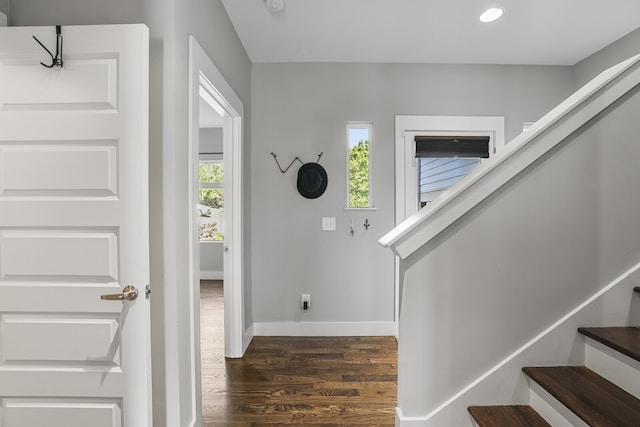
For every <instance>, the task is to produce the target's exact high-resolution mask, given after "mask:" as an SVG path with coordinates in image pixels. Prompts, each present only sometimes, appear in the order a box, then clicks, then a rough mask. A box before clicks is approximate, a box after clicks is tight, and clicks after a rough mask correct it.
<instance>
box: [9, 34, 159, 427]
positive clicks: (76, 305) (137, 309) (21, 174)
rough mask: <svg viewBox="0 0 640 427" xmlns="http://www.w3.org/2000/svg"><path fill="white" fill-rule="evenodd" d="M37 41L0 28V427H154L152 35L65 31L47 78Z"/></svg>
mask: <svg viewBox="0 0 640 427" xmlns="http://www.w3.org/2000/svg"><path fill="white" fill-rule="evenodd" d="M32 34H33V35H35V36H36V37H38V39H40V40H41V41H42V42H43V43H44V44H45V45H52V44H53V43H54V42H55V28H54V27H31V28H27V27H23V28H19V27H15V28H0V425H1V426H2V427H26V426H29V427H34V426H45V425H46V426H47V427H75V426H82V427H86V426H92V427H93V426H105V427H107V426H109V427H113V426H127V427H148V426H151V400H150V391H151V389H150V345H149V300H148V299H147V298H145V286H146V285H147V284H148V283H149V247H148V245H149V236H148V233H149V231H148V230H149V225H148V166H147V162H148V160H147V159H148V154H147V150H148V147H147V145H148V141H147V139H148V129H147V127H148V113H147V108H148V105H147V104H148V101H147V98H148V31H147V28H146V27H144V26H142V25H114V26H86V27H73V26H70V27H64V26H63V27H62V35H63V37H64V43H63V60H64V67H63V68H53V69H47V68H44V67H43V66H42V65H40V61H45V60H46V53H45V52H44V51H43V50H42V48H41V47H40V46H39V45H38V44H37V43H36V42H35V41H34V40H33V38H32V37H31V36H32ZM43 53H44V56H43ZM126 285H133V286H135V287H136V288H137V289H138V291H139V292H140V294H139V297H138V298H137V299H136V300H134V301H105V300H101V298H100V297H101V295H105V294H119V293H120V292H121V291H122V288H123V287H124V286H126Z"/></svg>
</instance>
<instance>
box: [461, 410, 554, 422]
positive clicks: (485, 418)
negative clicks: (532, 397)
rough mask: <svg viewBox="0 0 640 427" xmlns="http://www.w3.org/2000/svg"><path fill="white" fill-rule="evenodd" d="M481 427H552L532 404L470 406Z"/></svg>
mask: <svg viewBox="0 0 640 427" xmlns="http://www.w3.org/2000/svg"><path fill="white" fill-rule="evenodd" d="M468 410H469V413H471V416H472V417H473V419H474V420H476V422H477V423H478V425H479V426H480V427H551V424H549V423H548V422H546V421H545V419H544V418H542V417H541V416H540V414H538V413H537V412H536V411H535V410H534V409H533V408H532V407H531V406H528V405H509V406H469V408H468Z"/></svg>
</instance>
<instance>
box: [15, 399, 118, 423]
mask: <svg viewBox="0 0 640 427" xmlns="http://www.w3.org/2000/svg"><path fill="white" fill-rule="evenodd" d="M2 403H3V407H4V408H5V412H6V417H5V421H6V423H5V424H4V426H5V427H34V426H47V425H49V423H50V420H52V419H57V420H61V421H62V422H64V423H66V424H65V425H67V426H69V427H86V426H92V427H120V426H121V425H122V424H121V422H120V419H121V415H120V405H119V403H117V402H114V403H101V402H88V401H72V400H70V401H46V400H35V399H5V400H4V401H3V402H2Z"/></svg>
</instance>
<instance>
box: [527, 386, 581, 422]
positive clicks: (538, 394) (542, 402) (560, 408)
mask: <svg viewBox="0 0 640 427" xmlns="http://www.w3.org/2000/svg"><path fill="white" fill-rule="evenodd" d="M529 389H530V402H529V404H530V405H531V406H532V407H533V409H535V410H536V411H537V412H538V413H539V414H540V415H541V416H542V418H544V419H545V420H547V422H548V423H549V424H551V425H552V426H553V427H589V425H588V424H587V423H585V422H584V421H582V419H580V418H579V417H578V416H577V415H576V414H574V413H573V412H571V410H569V409H568V408H567V407H566V406H564V405H563V404H562V403H560V402H559V401H558V400H557V399H556V398H555V397H553V396H552V395H551V394H549V392H548V391H547V390H545V389H544V388H542V387H541V386H540V385H539V384H538V383H536V382H535V381H533V380H529Z"/></svg>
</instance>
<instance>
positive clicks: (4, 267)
mask: <svg viewBox="0 0 640 427" xmlns="http://www.w3.org/2000/svg"><path fill="white" fill-rule="evenodd" d="M52 254H56V256H52ZM21 279H23V280H29V279H31V280H38V281H47V282H51V281H54V280H56V279H58V280H64V281H65V282H80V281H87V280H88V281H91V282H94V283H100V282H112V281H117V280H118V239H117V236H116V234H115V232H111V233H104V232H97V231H94V232H90V231H81V230H57V231H50V230H44V231H41V230H37V231H36V230H20V231H0V281H8V280H21Z"/></svg>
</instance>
